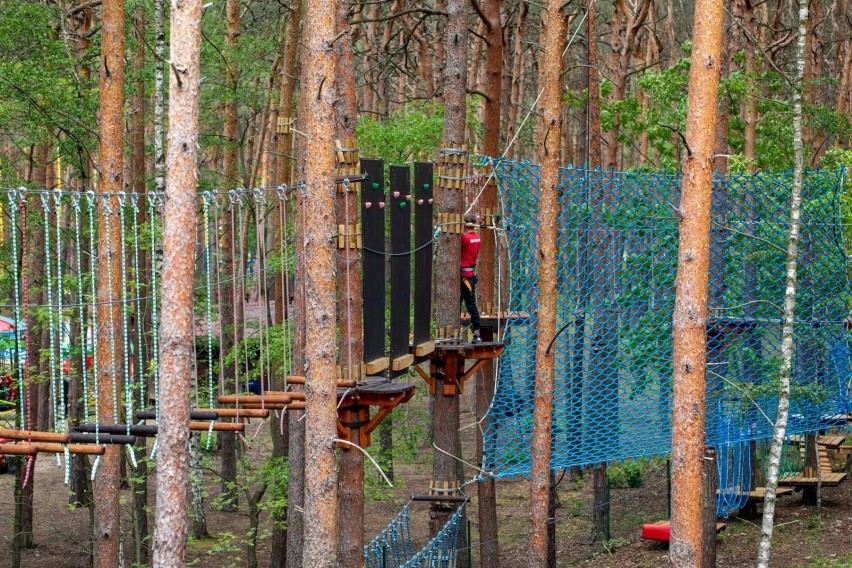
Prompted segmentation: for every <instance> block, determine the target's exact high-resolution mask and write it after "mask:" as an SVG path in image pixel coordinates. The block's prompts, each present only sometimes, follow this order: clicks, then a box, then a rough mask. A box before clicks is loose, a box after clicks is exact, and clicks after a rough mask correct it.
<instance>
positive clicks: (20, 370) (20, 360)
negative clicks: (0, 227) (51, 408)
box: [8, 192, 27, 430]
mask: <svg viewBox="0 0 852 568" xmlns="http://www.w3.org/2000/svg"><path fill="white" fill-rule="evenodd" d="M8 197H9V217H10V220H9V222H10V223H11V226H10V228H9V232H10V233H11V235H12V280H13V282H14V293H15V363H16V365H15V369H16V371H17V375H18V399H19V401H20V402H19V404H18V412H17V413H16V414H17V417H16V419H17V422H18V427H19V428H20V429H21V430H24V429H26V424H25V421H24V412H23V410H24V390H25V384H24V367H27V365H26V358H27V357H26V353H24V354H23V356H21V322H23V321H24V320H23V319H22V316H21V291H20V286H19V284H18V279H19V278H20V272H21V271H20V270H19V269H18V227H17V222H16V217H17V212H18V202H17V199H18V195H17V193H16V192H11V193H9V195H8ZM24 203H25V201H24ZM24 215H26V210H24ZM24 227H26V223H24ZM22 248H23V247H22ZM23 250H24V255H26V248H23ZM21 262H23V259H22V261H21ZM24 334H25V335H26V329H24Z"/></svg>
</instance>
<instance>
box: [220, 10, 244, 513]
mask: <svg viewBox="0 0 852 568" xmlns="http://www.w3.org/2000/svg"><path fill="white" fill-rule="evenodd" d="M226 9H227V27H226V31H225V45H226V46H227V52H226V62H225V80H226V85H227V88H228V94H229V97H228V99H227V100H226V102H225V104H224V111H225V112H224V114H225V117H224V132H223V138H224V142H225V151H224V155H223V157H222V177H223V178H224V180H225V183H226V184H230V185H231V186H232V187H237V186H239V185H240V183H241V182H240V178H239V176H238V174H237V169H238V168H237V164H238V156H237V154H238V152H237V150H238V146H237V69H236V68H235V66H236V59H235V58H236V52H237V42H238V38H239V34H240V0H228V4H227V8H226ZM239 213H240V211H239V209H238V207H237V206H236V204H231V214H230V215H228V214H226V215H225V219H224V226H223V230H222V240H221V241H220V244H219V249H220V250H221V254H222V265H223V266H225V267H230V270H231V274H232V275H233V276H234V279H233V280H231V281H230V282H224V283H223V285H222V299H223V304H222V305H221V306H220V316H219V317H220V322H219V323H220V325H221V326H222V344H221V351H222V353H223V354H227V353H230V352H231V350H233V349H234V347H235V346H237V345H239V343H240V340H241V339H242V337H241V334H240V328H239V325H238V323H239V320H240V318H239V317H238V315H239V313H240V312H241V307H242V294H241V293H240V292H239V290H240V289H241V288H242V287H241V286H240V284H239V275H240V274H242V271H241V269H242V267H243V266H244V264H242V263H241V262H240V256H241V255H240V254H238V253H237V250H236V247H235V244H236V233H237V227H236V226H235V225H236V218H237V217H236V216H237V215H239ZM238 359H239V358H238V357H235V358H234V369H233V373H231V371H230V369H226V370H225V381H224V384H225V385H226V386H227V385H234V384H235V381H236V380H237V377H238V376H239V370H238V369H239V361H238ZM219 441H220V444H221V446H220V451H221V458H222V463H221V472H220V474H221V476H222V494H223V495H224V499H223V501H222V502H223V509H224V510H226V511H236V510H237V508H238V506H239V503H238V492H237V487H236V481H237V437H236V435H235V434H234V433H232V432H219Z"/></svg>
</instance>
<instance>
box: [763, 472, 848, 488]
mask: <svg viewBox="0 0 852 568" xmlns="http://www.w3.org/2000/svg"><path fill="white" fill-rule="evenodd" d="M844 479H846V474H845V473H824V474H823V475H822V486H823V487H836V486H837V485H840V484H841V483H842V482H843V480H844ZM819 482H820V481H819V479H818V478H816V477H805V476H804V475H793V476H791V477H785V478H784V479H781V480H779V481H778V485H783V486H785V487H811V486H816V485H818V484H819Z"/></svg>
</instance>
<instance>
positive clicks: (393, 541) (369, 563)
mask: <svg viewBox="0 0 852 568" xmlns="http://www.w3.org/2000/svg"><path fill="white" fill-rule="evenodd" d="M413 556H414V545H413V543H412V541H411V510H410V508H409V506H408V505H406V506H405V507H403V509H402V511H400V512H399V514H398V515H397V516H396V518H395V519H394V520H392V521H391V522H390V523H389V524H388V526H387V527H386V528H385V529H384V530H383V531H382V532H381V533H379V535H378V536H376V538H374V539H373V540H371V541H370V542H369V543H367V546H365V547H364V562H365V565H366V568H386V567H387V566H401V565H403V564H405V563H406V562H408V561H409V560H410V559H411V558H412V557H413Z"/></svg>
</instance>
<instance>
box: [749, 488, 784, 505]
mask: <svg viewBox="0 0 852 568" xmlns="http://www.w3.org/2000/svg"><path fill="white" fill-rule="evenodd" d="M792 494H793V488H792V487H778V488H777V489H776V490H775V496H776V497H783V496H785V495H792ZM765 499H766V487H755V488H754V490H753V491H749V492H748V500H749V501H754V502H756V503H763V501H764V500H765Z"/></svg>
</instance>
